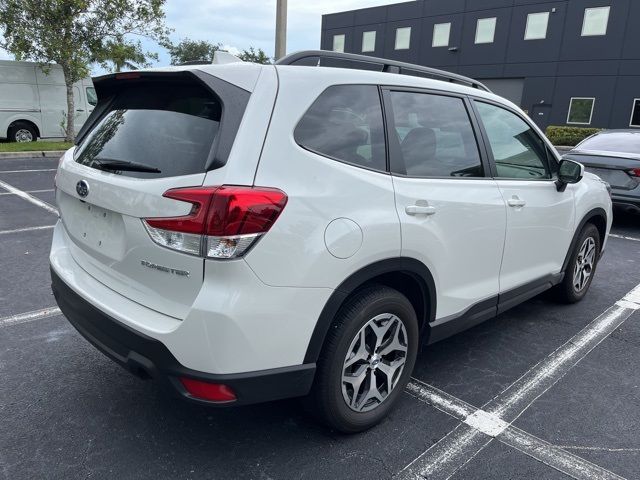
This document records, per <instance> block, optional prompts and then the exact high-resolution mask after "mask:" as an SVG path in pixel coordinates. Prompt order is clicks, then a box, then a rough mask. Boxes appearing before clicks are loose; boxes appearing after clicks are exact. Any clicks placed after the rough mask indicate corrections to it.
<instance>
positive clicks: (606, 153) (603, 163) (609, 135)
mask: <svg viewBox="0 0 640 480" xmlns="http://www.w3.org/2000/svg"><path fill="white" fill-rule="evenodd" d="M563 158H566V159H568V160H574V161H576V162H580V163H582V164H583V165H584V166H585V168H586V170H587V171H588V172H592V173H595V174H596V175H598V176H599V177H600V178H601V179H602V180H604V181H605V182H607V183H609V184H610V185H611V190H612V199H613V204H614V206H617V207H620V208H623V209H624V210H627V211H633V212H636V213H640V130H605V131H602V132H599V133H596V134H595V135H592V136H591V137H589V138H587V139H585V140H583V141H582V142H581V143H579V144H578V145H577V146H576V147H575V148H574V149H573V150H571V151H569V152H568V153H567V154H566V155H564V157H563Z"/></svg>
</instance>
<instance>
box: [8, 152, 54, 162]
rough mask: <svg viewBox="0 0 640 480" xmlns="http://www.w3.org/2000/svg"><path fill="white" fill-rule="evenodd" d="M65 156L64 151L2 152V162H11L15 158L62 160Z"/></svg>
mask: <svg viewBox="0 0 640 480" xmlns="http://www.w3.org/2000/svg"><path fill="white" fill-rule="evenodd" d="M62 155H64V150H49V151H44V152H43V151H41V150H34V151H33V152H0V160H10V159H13V158H38V157H39V158H60V157H61V156H62Z"/></svg>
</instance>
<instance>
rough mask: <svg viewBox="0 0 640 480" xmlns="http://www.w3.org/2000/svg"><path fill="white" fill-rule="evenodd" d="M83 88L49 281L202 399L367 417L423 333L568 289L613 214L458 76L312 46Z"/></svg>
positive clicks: (495, 101)
mask: <svg viewBox="0 0 640 480" xmlns="http://www.w3.org/2000/svg"><path fill="white" fill-rule="evenodd" d="M317 65H324V67H323V66H317ZM327 67H330V68H327ZM335 67H346V68H335ZM95 87H96V89H97V92H98V96H99V103H98V105H97V107H96V109H95V110H94V112H93V114H92V115H91V117H90V118H89V120H88V121H87V123H86V124H85V126H84V127H83V129H82V130H81V132H80V133H79V136H78V140H77V146H76V147H74V148H72V149H70V150H69V151H68V152H67V153H66V154H65V156H64V157H63V158H62V159H61V162H60V166H59V168H58V172H57V178H56V186H57V193H56V199H57V203H58V206H59V209H60V221H59V222H58V224H57V225H56V228H55V232H54V237H53V245H52V248H51V257H50V261H51V275H52V281H53V290H54V293H55V296H56V299H57V302H58V304H59V305H60V308H61V309H62V311H63V312H64V314H65V315H66V316H67V318H68V319H69V321H70V322H71V323H72V324H73V325H74V326H75V327H76V328H77V329H78V330H79V332H80V333H81V334H82V335H84V336H85V337H86V338H87V339H88V340H89V341H90V342H91V343H93V344H94V345H95V346H96V347H97V348H98V349H100V350H101V351H103V352H104V353H106V354H107V355H108V356H109V357H111V358H112V359H114V360H116V361H117V362H119V363H120V364H123V365H124V366H126V367H127V368H128V369H129V370H131V371H133V372H134V373H137V374H139V375H141V376H144V377H153V378H155V379H157V380H158V381H160V382H162V383H163V384H165V385H166V386H167V387H168V388H169V389H170V390H172V391H173V392H176V393H177V394H179V395H181V396H183V397H185V398H188V399H191V400H193V401H197V402H200V403H206V404H212V405H220V404H223V405H240V404H247V403H254V402H261V401H268V400H276V399H281V398H285V397H295V396H308V400H309V401H310V402H311V404H312V405H313V408H314V411H315V412H316V413H317V414H318V415H319V416H320V417H321V418H322V419H324V420H325V421H326V422H327V423H328V424H329V425H331V426H333V427H334V428H337V429H339V430H342V431H346V432H355V431H360V430H363V429H366V428H368V427H370V426H372V425H374V424H375V423H377V422H378V421H380V420H381V419H382V418H383V417H384V416H385V415H386V414H387V413H388V412H389V410H390V409H391V408H392V407H393V405H394V404H395V403H396V400H397V399H398V397H399V396H400V395H401V392H402V391H403V388H404V387H405V385H406V384H407V382H408V380H409V377H410V375H411V371H412V369H413V366H414V363H415V360H416V354H417V352H418V348H419V345H420V344H421V343H433V342H435V341H437V340H440V339H442V338H445V337H447V336H449V335H452V334H454V333H456V332H458V331H460V330H463V329H466V328H469V327H471V326H473V325H476V324H478V323H479V322H481V321H483V320H486V319H489V318H491V317H494V316H496V315H497V314H498V313H501V312H504V311H505V310H506V309H508V308H510V307H512V306H514V305H516V304H518V303H520V302H523V301H525V300H527V299H529V298H531V297H533V296H534V295H537V294H539V293H540V292H542V291H544V290H546V289H548V288H551V287H555V288H556V290H557V293H558V295H559V297H561V298H562V299H564V300H565V301H569V302H575V301H578V300H580V299H581V298H582V297H583V296H584V295H585V293H586V291H587V289H588V288H589V285H590V282H591V280H592V279H593V275H594V272H595V269H596V265H597V262H598V259H599V258H600V255H601V252H602V250H603V248H604V245H605V243H606V239H607V233H608V231H609V229H610V226H611V219H612V214H611V201H610V196H609V192H608V190H607V185H606V184H605V183H603V182H602V181H601V180H600V179H598V177H596V176H594V175H591V174H589V173H584V169H583V168H582V166H581V165H580V164H578V163H575V162H571V161H566V160H565V161H562V162H560V161H559V158H558V155H557V153H556V151H555V150H554V148H553V147H552V145H551V144H550V143H549V142H548V140H547V139H546V138H545V137H544V135H543V134H542V133H541V132H540V131H539V130H538V129H537V128H536V127H535V126H534V125H533V123H532V122H531V121H530V120H529V118H528V117H527V116H526V115H525V114H524V113H523V112H522V111H521V110H520V109H518V108H517V107H516V106H514V105H513V104H511V103H509V102H508V101H506V100H505V99H503V98H500V97H498V96H496V95H493V94H492V93H490V92H489V91H488V90H487V89H486V88H485V87H484V86H483V85H481V84H479V83H478V82H475V81H474V80H471V79H468V78H465V77H460V76H457V75H453V74H449V73H445V72H441V71H438V70H433V69H428V68H425V67H419V66H414V65H408V64H402V63H398V62H391V61H387V60H381V59H375V58H370V57H360V56H355V55H348V54H335V53H331V52H319V51H316V52H303V53H299V54H294V55H292V56H289V57H287V58H286V59H284V60H283V61H281V62H279V64H277V65H275V66H273V65H270V66H259V65H255V64H247V63H228V64H218V65H211V64H209V65H190V66H184V67H175V68H167V69H158V70H148V71H140V72H130V73H123V74H115V75H107V76H103V77H100V78H98V79H96V80H95ZM583 177H584V178H583Z"/></svg>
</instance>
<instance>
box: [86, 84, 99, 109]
mask: <svg viewBox="0 0 640 480" xmlns="http://www.w3.org/2000/svg"><path fill="white" fill-rule="evenodd" d="M87 103H88V104H89V105H92V106H94V107H95V106H96V105H97V104H98V96H97V95H96V89H95V88H93V87H87Z"/></svg>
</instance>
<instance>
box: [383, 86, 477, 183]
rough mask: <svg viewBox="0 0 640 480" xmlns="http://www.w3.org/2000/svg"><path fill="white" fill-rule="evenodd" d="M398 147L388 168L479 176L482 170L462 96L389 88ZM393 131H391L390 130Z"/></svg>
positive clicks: (406, 172) (402, 171)
mask: <svg viewBox="0 0 640 480" xmlns="http://www.w3.org/2000/svg"><path fill="white" fill-rule="evenodd" d="M390 103H391V108H392V110H393V129H394V130H395V134H396V135H397V139H398V142H399V149H398V150H397V153H396V154H395V155H392V156H391V171H392V172H393V173H396V174H400V175H407V176H409V177H482V176H483V175H484V170H483V168H482V161H481V159H480V153H479V151H478V144H477V142H476V137H475V134H474V132H473V127H472V125H471V120H470V118H469V114H468V113H467V109H466V107H465V104H464V100H463V99H461V98H458V97H449V96H444V95H433V94H430V93H419V92H402V91H392V92H390ZM392 133H393V132H392Z"/></svg>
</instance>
